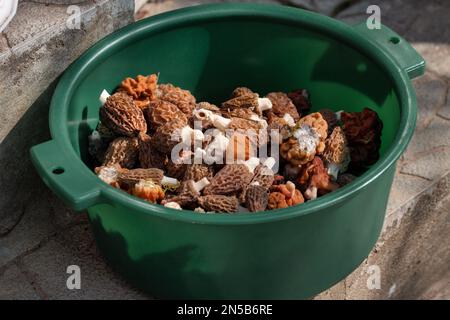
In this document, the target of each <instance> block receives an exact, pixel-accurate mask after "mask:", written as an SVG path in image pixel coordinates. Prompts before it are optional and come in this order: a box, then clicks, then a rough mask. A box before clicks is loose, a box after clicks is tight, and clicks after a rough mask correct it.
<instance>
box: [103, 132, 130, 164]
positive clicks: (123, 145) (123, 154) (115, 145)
mask: <svg viewBox="0 0 450 320" xmlns="http://www.w3.org/2000/svg"><path fill="white" fill-rule="evenodd" d="M138 148H139V143H138V140H137V138H128V137H120V138H117V139H114V140H113V141H112V142H111V143H110V145H109V147H108V149H107V150H106V153H105V159H104V161H103V164H102V166H105V167H108V166H111V165H115V164H118V165H120V166H121V167H122V168H128V169H131V168H133V167H134V166H135V164H136V161H137V156H138Z"/></svg>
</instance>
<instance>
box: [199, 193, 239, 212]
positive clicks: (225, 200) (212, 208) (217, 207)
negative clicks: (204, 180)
mask: <svg viewBox="0 0 450 320" xmlns="http://www.w3.org/2000/svg"><path fill="white" fill-rule="evenodd" d="M198 203H199V205H200V206H201V207H202V208H203V209H205V210H206V211H209V212H224V213H233V212H236V211H237V210H238V205H239V204H238V200H237V198H236V197H235V196H224V195H206V196H202V197H199V198H198Z"/></svg>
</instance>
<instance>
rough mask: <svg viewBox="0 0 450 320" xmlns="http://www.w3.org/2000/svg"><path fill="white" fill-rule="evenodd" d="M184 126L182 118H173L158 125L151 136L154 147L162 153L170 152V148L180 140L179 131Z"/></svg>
mask: <svg viewBox="0 0 450 320" xmlns="http://www.w3.org/2000/svg"><path fill="white" fill-rule="evenodd" d="M185 126H186V123H185V122H184V121H182V120H178V119H174V120H173V121H171V122H167V123H166V124H164V125H162V126H160V127H158V129H156V132H155V134H154V135H153V136H152V144H153V145H154V147H155V149H156V150H158V151H159V152H161V153H163V154H170V153H171V151H172V149H173V148H174V147H175V146H176V145H177V144H178V143H180V142H181V135H180V131H181V129H183V128H184V127H185Z"/></svg>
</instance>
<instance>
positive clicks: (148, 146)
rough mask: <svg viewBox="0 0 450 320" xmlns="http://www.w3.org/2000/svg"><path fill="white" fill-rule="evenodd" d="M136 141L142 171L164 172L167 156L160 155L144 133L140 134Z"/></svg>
mask: <svg viewBox="0 0 450 320" xmlns="http://www.w3.org/2000/svg"><path fill="white" fill-rule="evenodd" d="M138 141H139V163H140V165H141V167H142V168H144V169H146V168H158V169H161V170H164V169H165V168H166V165H167V164H168V159H167V155H165V154H163V153H161V152H160V151H158V150H157V149H156V148H155V147H154V146H153V142H152V138H151V137H150V136H149V135H147V134H145V133H140V134H139V136H138Z"/></svg>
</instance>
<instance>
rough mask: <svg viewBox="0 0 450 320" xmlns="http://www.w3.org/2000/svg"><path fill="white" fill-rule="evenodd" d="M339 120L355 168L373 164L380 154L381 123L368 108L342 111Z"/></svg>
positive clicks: (375, 114)
mask: <svg viewBox="0 0 450 320" xmlns="http://www.w3.org/2000/svg"><path fill="white" fill-rule="evenodd" d="M341 120H342V123H343V129H344V132H345V135H346V137H347V140H348V143H349V147H350V154H351V162H352V165H354V166H355V167H357V168H364V167H367V166H369V165H372V164H374V163H375V162H376V161H377V160H378V158H379V156H380V154H379V149H380V146H381V131H382V129H383V123H382V122H381V120H380V118H379V117H378V115H377V113H376V112H375V111H373V110H371V109H369V108H364V110H363V111H362V112H342V113H341Z"/></svg>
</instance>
